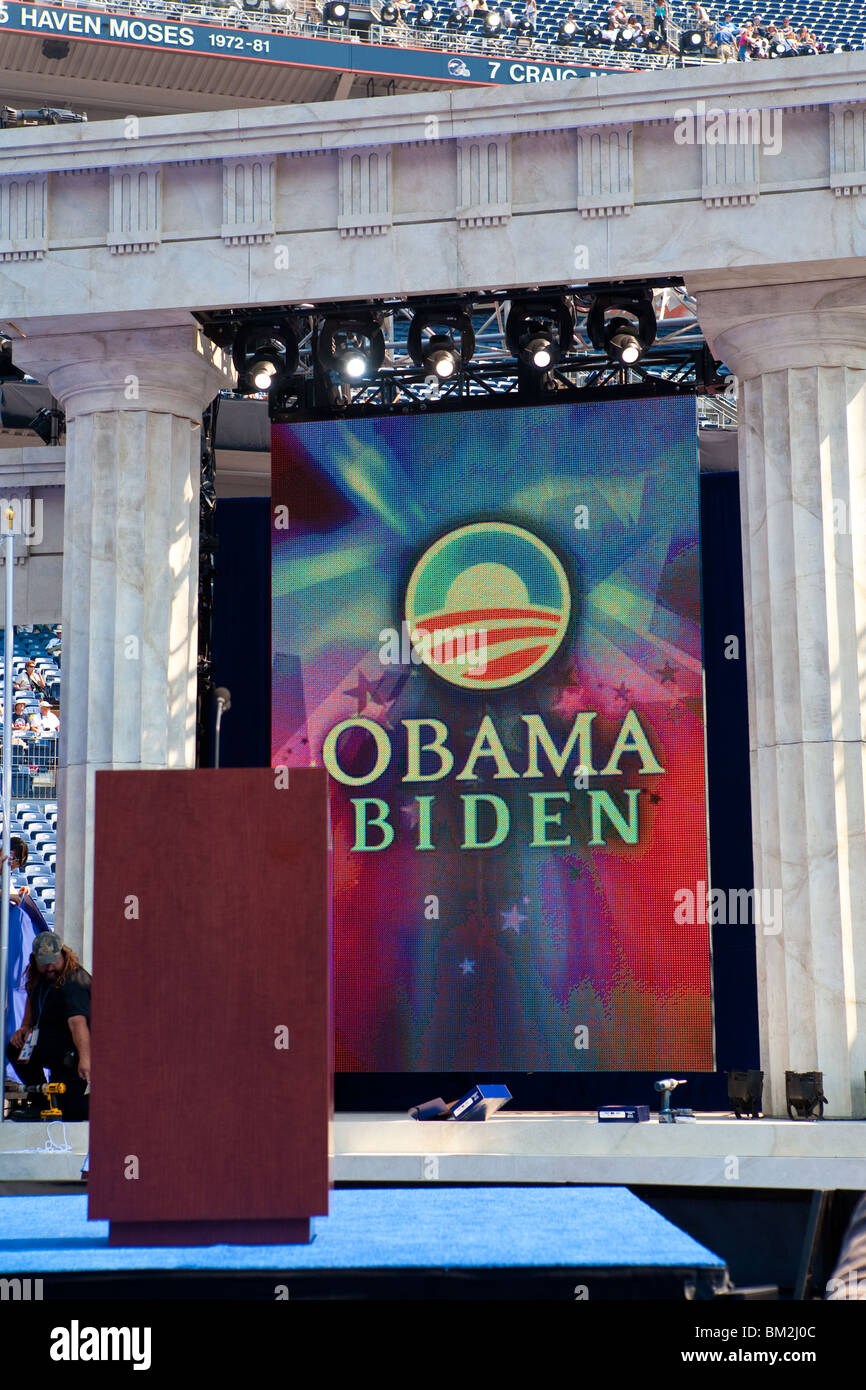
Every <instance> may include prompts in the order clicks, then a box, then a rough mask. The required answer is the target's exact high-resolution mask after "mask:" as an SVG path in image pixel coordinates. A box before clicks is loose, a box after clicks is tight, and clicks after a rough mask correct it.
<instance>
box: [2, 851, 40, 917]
mask: <svg viewBox="0 0 866 1390" xmlns="http://www.w3.org/2000/svg"><path fill="white" fill-rule="evenodd" d="M29 858H30V851H29V849H28V848H27V841H26V840H23V839H22V838H21V836H20V835H10V837H9V872H10V874H14V873H15V872H16V871H17V870H21V869H23V868H24V866H25V864H26V863H27V860H28V859H29ZM2 864H3V854H2V852H0V867H2ZM9 901H10V903H12V904H13V905H14V906H15V907H20V908H22V909H23V911H24V912H26V914H27V916H28V917H29V918H30V920H31V922H32V923H33V925H34V927H35V929H36V931H37V932H41V931H48V923H47V922H46V920H45V918H44V917H43V916H42V913H41V912H40V911H39V908H38V907H37V906H36V904H35V903H34V902H33V901H32V899H31V897H30V889H29V888H28V887H27V886H26V885H25V886H24V887H23V888H18V889H16V890H14V891H12V892H10V894H9Z"/></svg>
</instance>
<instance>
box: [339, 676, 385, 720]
mask: <svg viewBox="0 0 866 1390" xmlns="http://www.w3.org/2000/svg"><path fill="white" fill-rule="evenodd" d="M378 684H379V682H378V681H368V680H367V677H366V676H365V675H364V673H363V671H359V672H358V683H357V685H353V686H347V687H346V689H345V691H344V692H343V693H344V694H345V695H351V697H352V698H353V699H354V700H357V702H358V714H360V713H361V711H362V709H364V707H365V705H366V703H367V701H368V700H369V698H370V696H371V695H372V694H373V693H374V691H375V689H376V687H377V685H378Z"/></svg>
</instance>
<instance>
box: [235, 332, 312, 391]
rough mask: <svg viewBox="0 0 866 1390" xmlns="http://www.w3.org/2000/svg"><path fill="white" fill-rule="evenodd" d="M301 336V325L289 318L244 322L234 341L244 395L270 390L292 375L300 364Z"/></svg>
mask: <svg viewBox="0 0 866 1390" xmlns="http://www.w3.org/2000/svg"><path fill="white" fill-rule="evenodd" d="M298 337H299V330H298V327H297V325H296V324H295V323H294V322H293V320H291V319H289V318H283V319H277V320H272V321H267V322H265V321H262V320H258V321H257V320H256V319H251V320H249V321H248V322H247V323H245V324H242V325H241V327H240V329H239V330H238V332H237V333H236V335H235V340H234V343H233V344H232V362H233V364H234V369H235V371H236V372H237V374H238V384H237V390H238V391H239V392H240V394H241V395H244V396H250V395H252V394H253V393H254V392H257V391H270V389H271V387H272V386H273V385H274V383H275V382H277V381H284V380H285V378H286V377H288V376H291V374H292V372H294V370H295V368H296V367H297V365H298Z"/></svg>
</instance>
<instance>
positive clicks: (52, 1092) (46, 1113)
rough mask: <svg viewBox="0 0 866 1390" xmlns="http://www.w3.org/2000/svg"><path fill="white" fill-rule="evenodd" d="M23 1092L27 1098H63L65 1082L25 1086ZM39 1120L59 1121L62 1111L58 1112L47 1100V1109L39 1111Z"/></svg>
mask: <svg viewBox="0 0 866 1390" xmlns="http://www.w3.org/2000/svg"><path fill="white" fill-rule="evenodd" d="M24 1090H25V1091H26V1092H27V1094H28V1096H49V1097H50V1096H63V1095H65V1094H66V1082H65V1081H45V1082H43V1084H42V1085H41V1086H25V1087H24ZM39 1118H40V1120H60V1119H62V1118H63V1111H62V1110H58V1109H57V1106H56V1105H54V1104H52V1102H51V1101H50V1100H49V1102H48V1109H47V1110H40V1112H39Z"/></svg>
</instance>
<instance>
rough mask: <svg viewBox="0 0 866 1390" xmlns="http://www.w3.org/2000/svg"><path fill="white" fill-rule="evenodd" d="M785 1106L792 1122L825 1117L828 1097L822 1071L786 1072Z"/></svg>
mask: <svg viewBox="0 0 866 1390" xmlns="http://www.w3.org/2000/svg"><path fill="white" fill-rule="evenodd" d="M785 1104H786V1105H787V1107H788V1114H789V1115H790V1117H791V1119H792V1120H820V1119H823V1117H824V1106H825V1105H826V1104H827V1097H826V1096H825V1095H824V1073H823V1072H822V1071H786V1072H785Z"/></svg>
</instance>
